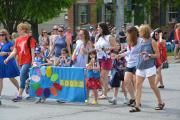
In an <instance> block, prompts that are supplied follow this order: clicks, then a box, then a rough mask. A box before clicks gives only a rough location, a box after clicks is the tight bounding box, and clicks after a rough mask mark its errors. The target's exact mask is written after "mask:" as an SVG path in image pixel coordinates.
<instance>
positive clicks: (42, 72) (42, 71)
mask: <svg viewBox="0 0 180 120" xmlns="http://www.w3.org/2000/svg"><path fill="white" fill-rule="evenodd" d="M40 70H41V74H42V75H43V76H45V75H46V67H45V66H42V67H41V68H40Z"/></svg>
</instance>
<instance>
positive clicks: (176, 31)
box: [174, 29, 180, 41]
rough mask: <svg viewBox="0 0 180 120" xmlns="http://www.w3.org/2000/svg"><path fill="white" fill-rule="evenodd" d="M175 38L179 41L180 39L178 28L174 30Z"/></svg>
mask: <svg viewBox="0 0 180 120" xmlns="http://www.w3.org/2000/svg"><path fill="white" fill-rule="evenodd" d="M174 40H175V41H178V40H180V29H176V30H175V32H174Z"/></svg>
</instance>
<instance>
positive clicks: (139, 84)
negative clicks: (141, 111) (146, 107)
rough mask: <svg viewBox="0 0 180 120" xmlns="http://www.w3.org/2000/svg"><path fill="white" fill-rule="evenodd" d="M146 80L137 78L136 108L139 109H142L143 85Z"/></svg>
mask: <svg viewBox="0 0 180 120" xmlns="http://www.w3.org/2000/svg"><path fill="white" fill-rule="evenodd" d="M144 79H145V78H144V77H140V76H138V75H137V76H136V80H137V81H136V107H138V108H140V104H141V94H142V84H143V82H144Z"/></svg>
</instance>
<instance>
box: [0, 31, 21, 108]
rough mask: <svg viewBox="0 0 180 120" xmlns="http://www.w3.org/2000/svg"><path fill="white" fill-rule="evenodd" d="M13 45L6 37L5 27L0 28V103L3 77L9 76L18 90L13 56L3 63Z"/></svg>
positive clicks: (17, 71) (17, 73)
mask: <svg viewBox="0 0 180 120" xmlns="http://www.w3.org/2000/svg"><path fill="white" fill-rule="evenodd" d="M12 47H13V43H12V42H10V41H9V39H8V32H7V30H5V29H1V30H0V105H1V92H2V89H3V79H4V78H9V79H10V80H11V82H12V83H13V84H14V86H15V87H16V88H17V90H19V84H18V81H17V80H16V79H15V77H17V76H19V69H18V67H17V64H16V61H15V59H14V58H12V59H11V60H9V62H8V63H7V64H4V60H5V59H6V58H7V57H8V55H9V54H10V52H11V50H12Z"/></svg>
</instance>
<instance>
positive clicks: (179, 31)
mask: <svg viewBox="0 0 180 120" xmlns="http://www.w3.org/2000/svg"><path fill="white" fill-rule="evenodd" d="M174 43H175V48H174V59H175V60H176V59H178V58H180V50H179V49H180V23H178V24H176V25H175V32H174ZM177 56H178V57H177Z"/></svg>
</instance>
